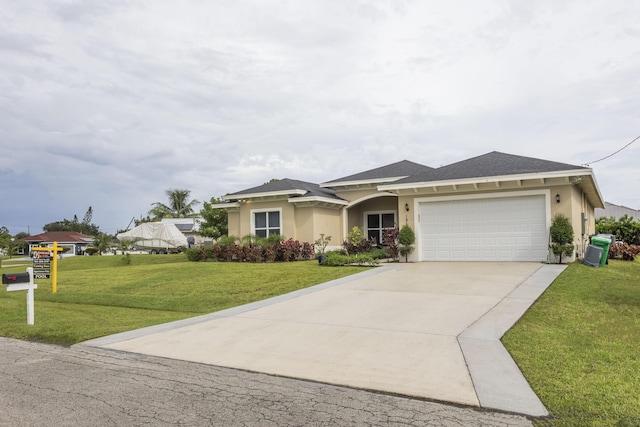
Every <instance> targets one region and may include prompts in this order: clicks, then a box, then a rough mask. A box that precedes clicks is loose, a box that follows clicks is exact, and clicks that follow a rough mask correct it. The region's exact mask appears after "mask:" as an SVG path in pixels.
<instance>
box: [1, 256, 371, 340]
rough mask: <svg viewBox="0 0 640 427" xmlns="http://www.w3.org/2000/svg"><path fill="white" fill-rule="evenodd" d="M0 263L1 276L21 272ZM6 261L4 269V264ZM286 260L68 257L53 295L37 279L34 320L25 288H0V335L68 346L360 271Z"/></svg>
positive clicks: (46, 283)
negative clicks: (28, 310)
mask: <svg viewBox="0 0 640 427" xmlns="http://www.w3.org/2000/svg"><path fill="white" fill-rule="evenodd" d="M11 264H16V262H10V260H8V259H6V260H3V263H2V268H1V269H0V273H9V272H11V273H14V272H19V271H24V270H25V268H26V267H28V266H29V265H30V263H25V264H24V266H23V267H8V265H11ZM5 266H6V267H5ZM363 270H364V269H362V268H355V267H339V268H329V267H320V266H318V263H317V261H301V262H291V263H277V264H274V263H269V264H249V263H217V262H206V263H194V262H189V261H187V259H186V256H185V255H157V256H152V255H131V264H130V265H127V264H126V263H125V262H124V261H123V256H121V255H116V256H103V257H99V256H94V257H73V258H65V259H63V260H60V261H59V268H58V292H57V293H55V294H53V293H51V280H50V279H49V280H36V283H37V284H38V289H36V292H35V325H33V326H28V325H27V324H26V302H25V295H26V292H24V291H18V292H6V291H5V286H3V287H2V288H3V289H2V290H1V291H0V335H2V336H9V337H15V338H22V339H33V340H41V341H44V342H50V343H58V344H65V345H70V344H74V343H77V342H81V341H85V340H88V339H91V338H96V337H100V336H104V335H109V334H113V333H117V332H122V331H127V330H131V329H136V328H140V327H144V326H149V325H154V324H158V323H164V322H169V321H173V320H178V319H184V318H187V317H193V316H197V315H200V314H205V313H211V312H214V311H218V310H222V309H225V308H229V307H235V306H238V305H242V304H246V303H250V302H254V301H258V300H262V299H266V298H269V297H272V296H276V295H281V294H284V293H287V292H291V291H295V290H298V289H302V288H306V287H309V286H312V285H316V284H319V283H323V282H326V281H329V280H333V279H337V278H340V277H344V276H347V275H350V274H353V273H357V272H360V271H363Z"/></svg>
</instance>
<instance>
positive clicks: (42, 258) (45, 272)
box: [33, 251, 51, 279]
mask: <svg viewBox="0 0 640 427" xmlns="http://www.w3.org/2000/svg"><path fill="white" fill-rule="evenodd" d="M49 277H51V252H49V251H34V252H33V278H34V279H48V278H49Z"/></svg>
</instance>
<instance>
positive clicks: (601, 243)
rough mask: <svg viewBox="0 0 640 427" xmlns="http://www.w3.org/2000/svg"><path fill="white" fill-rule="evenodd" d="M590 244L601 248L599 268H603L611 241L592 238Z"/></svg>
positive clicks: (597, 237) (602, 238) (605, 238)
mask: <svg viewBox="0 0 640 427" xmlns="http://www.w3.org/2000/svg"><path fill="white" fill-rule="evenodd" d="M591 244H592V245H593V246H597V247H599V248H602V256H601V257H600V267H604V265H605V264H606V263H607V259H608V258H609V247H610V246H611V239H609V238H607V237H601V236H597V235H596V236H593V237H592V238H591Z"/></svg>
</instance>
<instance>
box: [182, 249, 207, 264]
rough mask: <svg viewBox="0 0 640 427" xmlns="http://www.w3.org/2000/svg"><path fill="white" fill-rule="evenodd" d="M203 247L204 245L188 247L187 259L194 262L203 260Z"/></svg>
mask: <svg viewBox="0 0 640 427" xmlns="http://www.w3.org/2000/svg"><path fill="white" fill-rule="evenodd" d="M201 249H202V247H198V248H191V249H187V252H186V254H187V259H188V260H189V261H193V262H197V261H202V260H203V258H204V257H203V255H204V254H203V252H202V251H201Z"/></svg>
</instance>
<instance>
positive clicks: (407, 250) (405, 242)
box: [398, 224, 416, 262]
mask: <svg viewBox="0 0 640 427" xmlns="http://www.w3.org/2000/svg"><path fill="white" fill-rule="evenodd" d="M398 241H399V242H400V249H399V252H400V255H404V261H405V262H409V255H411V253H412V252H413V244H414V243H415V241H416V234H415V233H414V232H413V228H411V227H409V225H407V224H405V225H403V226H402V228H401V229H400V232H399V233H398Z"/></svg>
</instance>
